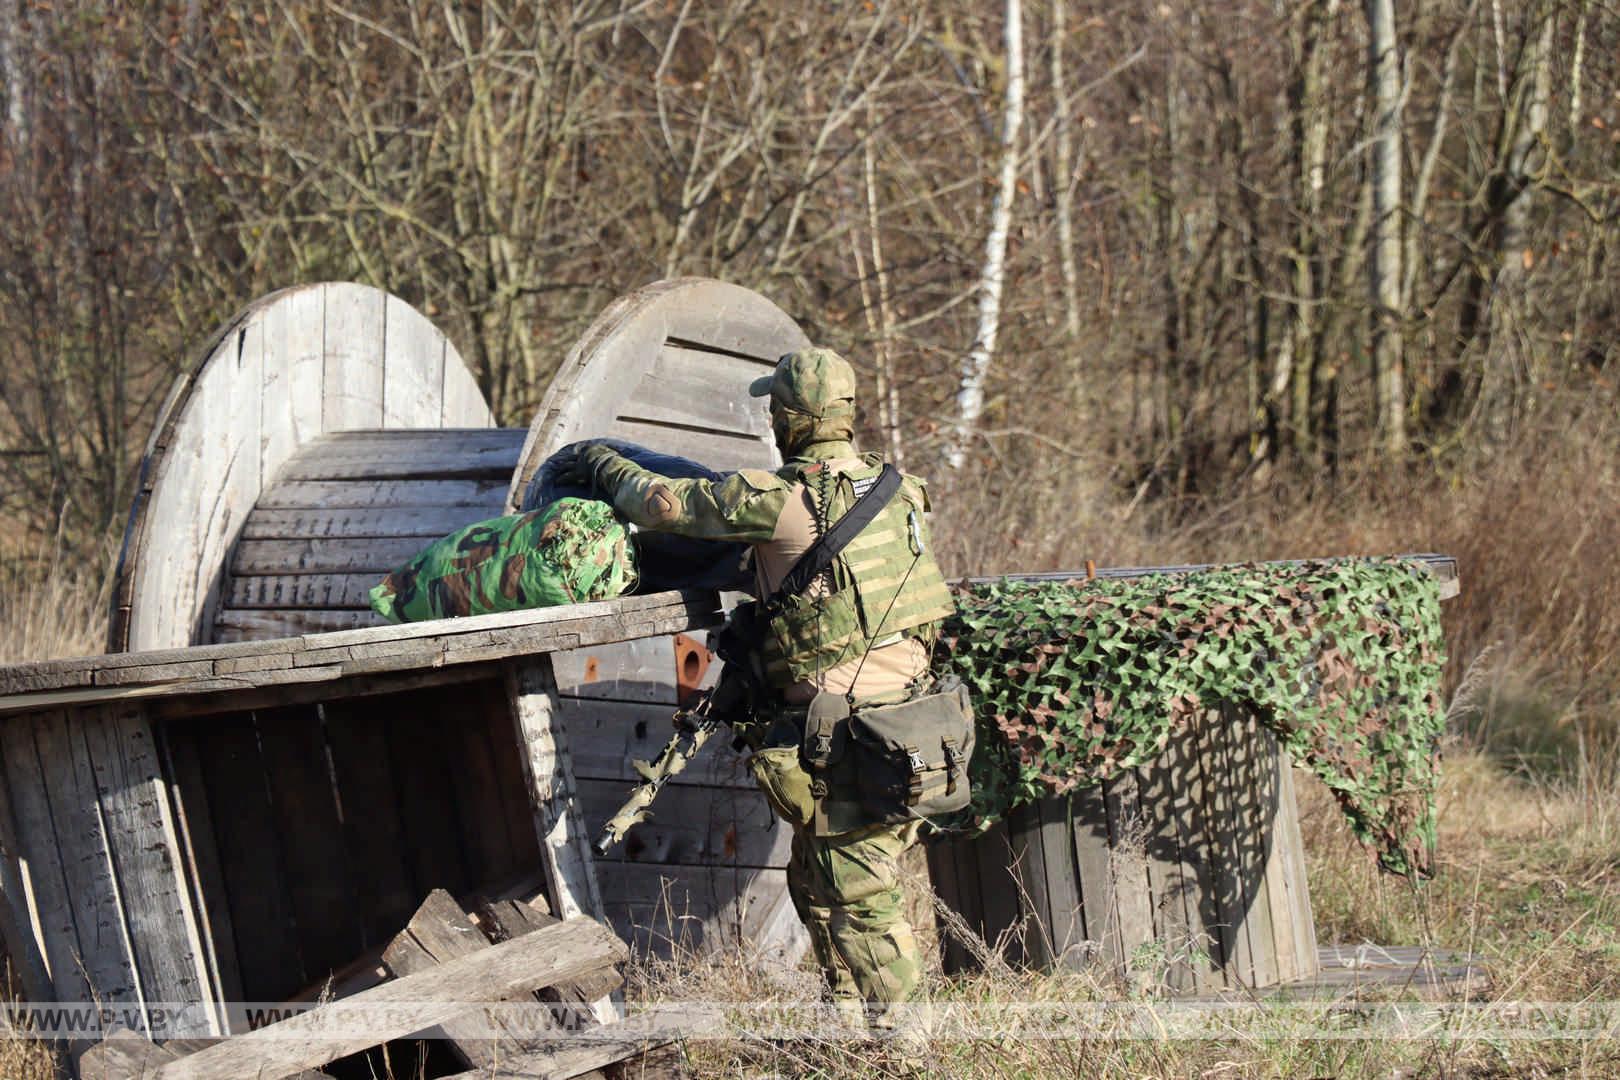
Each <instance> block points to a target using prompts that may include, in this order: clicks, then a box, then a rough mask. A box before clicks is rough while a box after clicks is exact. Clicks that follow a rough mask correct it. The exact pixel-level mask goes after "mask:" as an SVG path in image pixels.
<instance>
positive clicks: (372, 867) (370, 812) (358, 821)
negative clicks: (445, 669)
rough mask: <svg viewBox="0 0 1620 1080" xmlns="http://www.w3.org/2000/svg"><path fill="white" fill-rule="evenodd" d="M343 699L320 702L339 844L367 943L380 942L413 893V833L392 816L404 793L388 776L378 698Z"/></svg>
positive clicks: (386, 723) (386, 720)
mask: <svg viewBox="0 0 1620 1080" xmlns="http://www.w3.org/2000/svg"><path fill="white" fill-rule="evenodd" d="M378 704H379V703H376V702H373V701H371V700H368V699H356V698H344V699H340V700H337V701H331V702H327V703H326V704H323V705H322V706H321V711H322V714H323V715H324V717H325V720H326V746H327V752H328V753H329V754H330V755H331V762H332V774H333V776H334V778H335V780H334V782H335V783H336V786H337V792H338V796H339V805H340V806H341V807H342V808H343V811H344V813H343V824H342V834H343V841H344V849H345V851H346V852H347V857H348V859H349V861H350V863H351V864H352V865H353V867H354V874H353V881H354V889H355V894H356V897H355V898H356V906H357V908H358V913H359V914H360V916H361V932H362V935H363V937H364V941H365V945H366V947H367V948H370V947H372V946H376V945H380V944H382V943H383V942H386V941H387V940H388V939H389V938H390V937H391V936H392V935H393V934H394V933H395V931H397V930H398V929H399V927H400V926H401V925H402V924H403V923H404V922H405V921H406V920H407V919H408V918H409V917H410V914H411V910H412V905H413V904H415V903H416V901H417V899H418V896H419V895H420V894H419V893H418V891H417V890H416V888H415V887H413V886H412V884H411V871H410V865H409V857H408V853H409V852H411V851H413V850H414V840H413V839H412V838H410V837H408V836H407V835H406V833H405V830H404V828H403V826H402V825H401V822H400V814H399V806H400V802H401V798H402V796H403V795H404V794H405V793H403V792H401V791H400V790H399V787H398V785H397V784H396V783H395V780H394V773H393V767H392V765H391V764H390V761H389V754H388V733H389V730H390V721H391V720H392V719H393V717H392V716H391V715H390V713H391V710H390V708H389V706H388V705H387V704H386V703H383V704H382V707H377V706H378Z"/></svg>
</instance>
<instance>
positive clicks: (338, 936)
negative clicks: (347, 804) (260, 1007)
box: [255, 705, 366, 982]
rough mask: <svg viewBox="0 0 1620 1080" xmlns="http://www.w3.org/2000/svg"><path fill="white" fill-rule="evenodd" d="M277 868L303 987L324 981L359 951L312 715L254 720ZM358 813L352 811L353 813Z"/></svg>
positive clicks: (306, 711)
mask: <svg viewBox="0 0 1620 1080" xmlns="http://www.w3.org/2000/svg"><path fill="white" fill-rule="evenodd" d="M255 726H256V727H257V728H258V732H259V752H260V754H261V755H262V757H263V760H264V769H265V778H266V781H267V783H268V785H269V791H270V807H271V813H272V815H273V818H274V821H275V826H276V831H277V835H278V836H279V837H281V838H283V844H282V866H283V868H284V871H285V873H286V875H287V893H288V897H289V899H290V900H291V902H292V914H293V921H294V924H295V925H296V927H297V942H298V952H299V957H300V959H301V960H302V966H303V969H304V978H303V982H310V981H313V980H315V979H321V978H325V977H326V976H327V975H328V974H329V973H330V972H331V971H332V970H333V969H335V968H337V967H340V966H341V965H343V964H345V963H347V962H348V961H349V960H350V959H352V958H353V957H354V956H355V955H356V954H357V953H359V952H361V951H362V950H364V949H365V947H366V937H365V933H364V930H363V929H362V926H361V916H360V911H359V905H358V903H357V901H356V890H355V885H354V882H353V880H352V876H351V874H352V869H353V863H352V860H351V859H350V857H349V853H348V851H347V850H346V848H345V846H344V843H343V833H342V821H341V818H340V815H339V813H338V807H337V802H336V798H335V795H334V792H333V788H332V778H331V772H330V766H329V762H328V759H327V755H326V738H325V733H324V731H323V728H324V724H323V723H322V720H321V716H320V711H319V709H318V707H315V706H309V705H296V706H290V707H288V708H286V709H278V710H267V711H266V712H263V713H259V714H256V716H255ZM356 809H357V810H358V809H359V808H356Z"/></svg>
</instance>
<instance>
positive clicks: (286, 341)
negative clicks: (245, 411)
mask: <svg viewBox="0 0 1620 1080" xmlns="http://www.w3.org/2000/svg"><path fill="white" fill-rule="evenodd" d="M325 296H326V294H325V291H324V290H323V289H322V288H321V287H320V286H318V285H315V286H305V287H303V288H297V289H289V290H287V291H286V292H285V293H283V294H281V295H280V297H279V298H278V299H277V302H276V303H273V304H271V305H269V306H268V307H267V308H265V310H264V314H263V315H262V320H263V340H264V367H263V375H262V380H263V381H262V384H261V385H262V390H261V391H260V398H259V431H260V436H259V446H260V450H259V486H260V490H261V491H262V490H263V489H264V487H265V486H267V485H269V484H270V483H271V482H272V481H273V480H275V478H276V474H277V473H278V472H279V471H280V469H281V466H282V465H283V464H284V463H285V462H286V461H287V459H288V458H290V457H291V456H292V455H293V452H294V451H295V450H297V449H298V447H299V446H301V445H303V444H304V443H306V442H308V441H310V440H311V439H313V438H315V437H316V436H318V435H319V434H320V433H321V367H322V363H323V361H322V356H321V339H322V336H323V334H324V331H325V328H324V325H323V323H324V319H325V311H324V307H325Z"/></svg>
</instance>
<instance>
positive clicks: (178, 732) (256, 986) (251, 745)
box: [168, 715, 310, 1001]
mask: <svg viewBox="0 0 1620 1080" xmlns="http://www.w3.org/2000/svg"><path fill="white" fill-rule="evenodd" d="M168 737H169V738H170V739H172V740H176V741H178V740H180V739H186V738H189V739H194V740H196V747H197V752H198V757H199V759H200V761H201V763H202V773H203V776H204V777H205V779H206V785H207V796H208V805H209V806H210V807H211V808H213V810H214V811H215V812H214V814H213V817H212V820H213V825H214V835H215V839H216V841H217V843H218V852H217V854H218V859H219V866H220V875H221V877H222V878H223V880H224V885H225V902H226V903H227V904H228V905H229V908H230V913H231V924H232V927H233V928H234V932H235V938H234V941H233V942H229V943H225V942H218V943H216V947H218V948H222V949H223V948H234V950H235V955H236V966H237V970H238V971H239V973H240V976H241V983H242V993H243V994H244V995H246V996H247V1000H249V1001H280V1000H283V999H284V998H286V997H287V996H289V995H290V994H292V993H293V992H294V991H296V990H297V989H298V988H299V987H300V986H303V985H305V984H306V983H308V982H309V981H310V980H309V979H307V978H305V976H304V970H303V966H302V963H301V959H300V956H299V951H298V941H297V931H296V926H295V922H294V916H293V905H292V899H291V896H290V895H289V892H288V881H287V873H286V870H285V863H284V861H283V860H284V854H283V845H284V842H285V841H286V840H288V839H292V838H287V837H283V836H282V835H281V834H280V833H279V832H278V830H277V823H276V819H275V815H274V812H273V809H272V807H271V804H270V795H269V791H268V790H267V784H268V777H267V776H266V773H265V764H264V761H263V759H262V758H261V757H260V755H259V737H258V732H257V731H256V730H255V728H254V724H253V718H252V717H251V716H247V715H236V716H231V717H210V718H208V719H207V720H206V721H191V722H186V723H183V724H182V723H175V724H173V725H172V726H170V727H169V729H168ZM227 808H228V811H227Z"/></svg>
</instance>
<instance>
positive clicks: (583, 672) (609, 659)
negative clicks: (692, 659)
mask: <svg viewBox="0 0 1620 1080" xmlns="http://www.w3.org/2000/svg"><path fill="white" fill-rule="evenodd" d="M551 666H552V670H553V671H555V672H556V675H557V691H558V693H560V694H564V695H568V696H572V697H586V698H612V699H613V700H615V701H648V702H657V703H659V704H667V705H669V706H670V707H671V708H673V707H674V706H675V704H676V699H675V650H674V649H673V648H672V646H671V644H670V639H669V638H641V639H639V640H637V641H624V642H618V643H616V644H612V645H599V646H596V647H594V648H590V649H581V650H579V651H578V652H561V653H557V654H556V655H554V656H553V657H552V658H551Z"/></svg>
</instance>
